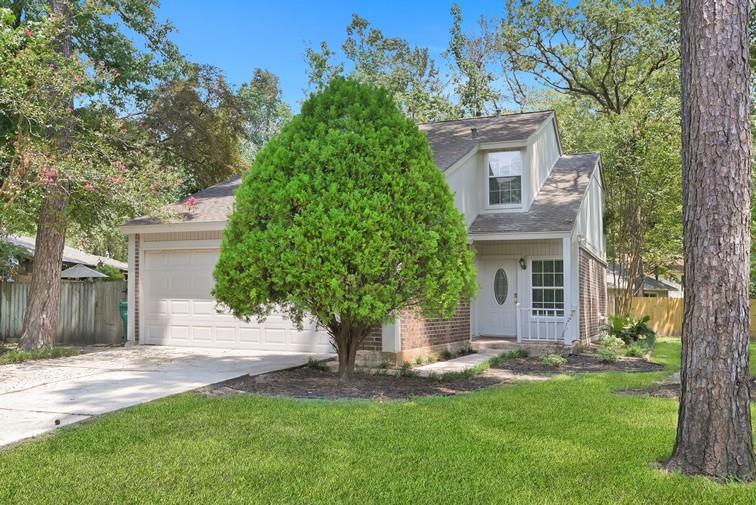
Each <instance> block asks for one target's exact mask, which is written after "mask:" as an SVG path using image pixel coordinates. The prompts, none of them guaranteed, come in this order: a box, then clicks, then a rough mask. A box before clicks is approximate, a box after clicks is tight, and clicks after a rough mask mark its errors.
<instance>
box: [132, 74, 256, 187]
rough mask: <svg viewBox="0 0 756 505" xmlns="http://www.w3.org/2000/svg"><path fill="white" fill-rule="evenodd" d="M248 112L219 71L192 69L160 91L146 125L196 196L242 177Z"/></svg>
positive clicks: (162, 84)
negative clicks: (217, 184)
mask: <svg viewBox="0 0 756 505" xmlns="http://www.w3.org/2000/svg"><path fill="white" fill-rule="evenodd" d="M244 119H245V111H244V106H243V103H242V102H241V100H239V98H238V97H237V96H236V94H235V93H234V91H233V90H232V89H231V87H230V86H229V85H228V84H227V83H226V80H225V78H224V77H223V74H222V73H221V72H220V70H219V69H217V68H215V67H212V66H210V65H189V66H188V67H187V70H186V72H184V73H182V75H181V76H177V77H176V78H175V79H172V80H169V81H166V82H163V83H161V84H160V85H158V86H157V87H156V90H155V93H154V98H153V99H152V100H151V102H150V104H149V108H148V109H147V111H146V113H145V114H144V116H143V117H142V118H141V120H140V123H141V125H143V126H144V128H146V129H147V130H148V131H149V132H150V134H151V135H152V138H153V139H154V140H153V142H154V143H155V145H156V147H157V148H158V149H160V151H161V155H162V158H163V161H164V163H166V164H167V165H172V166H175V167H177V168H178V170H179V171H180V172H181V173H182V174H183V176H184V183H183V187H184V191H183V192H184V193H193V192H196V191H198V190H200V189H202V188H205V187H207V186H210V185H212V184H215V183H218V182H220V181H222V180H224V179H227V178H228V177H230V176H232V175H235V174H238V173H241V172H242V170H243V169H244V166H245V163H244V160H243V158H242V152H241V142H242V138H243V136H244V133H245V131H244Z"/></svg>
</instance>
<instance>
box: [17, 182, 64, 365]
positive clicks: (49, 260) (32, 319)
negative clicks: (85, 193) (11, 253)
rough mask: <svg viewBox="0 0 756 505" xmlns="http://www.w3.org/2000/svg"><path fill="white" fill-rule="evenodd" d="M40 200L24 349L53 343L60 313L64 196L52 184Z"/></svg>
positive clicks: (23, 339)
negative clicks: (51, 187)
mask: <svg viewBox="0 0 756 505" xmlns="http://www.w3.org/2000/svg"><path fill="white" fill-rule="evenodd" d="M52 191H53V192H51V193H50V194H49V195H48V196H46V197H45V199H44V200H43V202H42V208H41V209H40V211H39V223H38V224H37V244H36V248H35V251H34V262H33V264H32V282H31V286H30V289H29V295H28V297H27V300H28V301H27V304H26V312H25V313H24V326H23V329H22V330H21V342H20V343H21V347H22V348H24V349H26V350H32V349H39V348H40V347H46V346H52V345H53V344H54V343H55V337H56V334H57V330H58V314H59V312H60V271H61V264H62V261H63V246H64V244H65V237H66V219H65V208H66V205H67V200H68V198H67V196H66V195H65V193H64V192H63V191H62V189H60V188H58V187H55V188H54V189H53V190H52Z"/></svg>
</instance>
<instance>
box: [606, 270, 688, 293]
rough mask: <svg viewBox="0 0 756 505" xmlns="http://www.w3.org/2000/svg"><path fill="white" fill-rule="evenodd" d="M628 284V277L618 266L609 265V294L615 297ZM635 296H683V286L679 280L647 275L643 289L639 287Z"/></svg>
mask: <svg viewBox="0 0 756 505" xmlns="http://www.w3.org/2000/svg"><path fill="white" fill-rule="evenodd" d="M626 286H627V277H626V276H625V275H624V274H622V273H620V270H619V269H617V268H613V267H609V269H608V271H607V275H606V289H607V293H608V296H609V297H610V298H614V297H615V296H617V295H618V292H619V291H620V290H623V289H625V287H626ZM635 296H639V297H644V298H682V297H683V292H682V286H681V285H680V284H678V283H677V282H675V281H673V280H670V279H665V278H656V277H651V276H648V275H647V276H645V277H644V278H643V286H642V289H638V290H637V292H636V293H635Z"/></svg>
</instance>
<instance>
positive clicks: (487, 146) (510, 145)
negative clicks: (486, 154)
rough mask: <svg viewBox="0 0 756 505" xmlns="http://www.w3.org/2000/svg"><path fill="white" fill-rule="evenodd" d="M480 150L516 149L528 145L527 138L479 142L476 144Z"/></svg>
mask: <svg viewBox="0 0 756 505" xmlns="http://www.w3.org/2000/svg"><path fill="white" fill-rule="evenodd" d="M478 146H479V147H480V149H481V150H483V151H491V150H501V151H516V150H522V149H525V148H526V147H527V146H528V139H525V140H504V141H501V142H481V143H480V144H478Z"/></svg>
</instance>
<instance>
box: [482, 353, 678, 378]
mask: <svg viewBox="0 0 756 505" xmlns="http://www.w3.org/2000/svg"><path fill="white" fill-rule="evenodd" d="M566 358H567V363H565V364H564V365H563V366H561V367H559V368H554V367H552V366H549V365H546V364H545V363H544V362H543V361H542V360H541V358H539V357H528V358H518V359H514V360H510V361H506V362H504V363H502V364H500V365H498V366H496V367H494V368H497V369H501V370H507V371H509V372H512V373H514V374H522V375H532V374H549V373H552V374H553V373H580V372H658V371H659V370H664V366H662V365H659V364H657V363H650V362H648V361H646V360H644V359H642V358H620V359H619V360H618V361H616V362H614V363H602V362H600V361H599V360H598V357H596V356H593V355H588V354H574V355H569V356H566Z"/></svg>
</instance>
